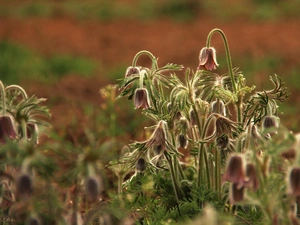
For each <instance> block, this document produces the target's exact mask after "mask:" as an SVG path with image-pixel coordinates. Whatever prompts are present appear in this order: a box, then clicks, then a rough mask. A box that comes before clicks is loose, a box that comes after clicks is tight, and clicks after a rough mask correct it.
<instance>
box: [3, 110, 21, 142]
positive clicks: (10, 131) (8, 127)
mask: <svg viewBox="0 0 300 225" xmlns="http://www.w3.org/2000/svg"><path fill="white" fill-rule="evenodd" d="M16 136H17V134H16V131H15V128H14V125H13V122H12V119H11V117H9V116H0V143H3V144H4V143H6V141H7V140H8V139H15V138H16Z"/></svg>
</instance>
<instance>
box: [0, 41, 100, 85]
mask: <svg viewBox="0 0 300 225" xmlns="http://www.w3.org/2000/svg"><path fill="white" fill-rule="evenodd" d="M0 59H1V60H0V79H1V80H2V81H3V82H4V83H7V84H11V83H15V82H18V81H20V80H25V79H40V80H42V81H43V80H47V81H49V80H53V79H54V80H55V79H58V78H60V77H62V76H65V75H67V74H77V75H82V76H88V75H92V74H93V73H95V71H96V69H97V64H96V63H95V62H94V61H91V60H89V59H85V58H82V57H76V56H72V55H53V56H50V57H44V56H41V55H39V54H37V53H35V52H33V51H32V50H30V49H28V48H25V47H24V46H21V45H17V44H14V43H12V42H7V41H1V42H0Z"/></svg>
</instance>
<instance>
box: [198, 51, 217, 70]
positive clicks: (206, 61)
mask: <svg viewBox="0 0 300 225" xmlns="http://www.w3.org/2000/svg"><path fill="white" fill-rule="evenodd" d="M217 66H219V64H218V63H217V57H216V50H215V49H214V48H213V47H209V48H207V47H204V48H202V49H201V51H200V54H199V65H198V70H215V69H217Z"/></svg>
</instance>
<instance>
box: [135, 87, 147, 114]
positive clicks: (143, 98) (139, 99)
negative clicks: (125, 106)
mask: <svg viewBox="0 0 300 225" xmlns="http://www.w3.org/2000/svg"><path fill="white" fill-rule="evenodd" d="M134 106H135V108H136V109H148V108H149V107H150V100H149V94H148V91H147V89H146V88H137V89H136V90H135V95H134Z"/></svg>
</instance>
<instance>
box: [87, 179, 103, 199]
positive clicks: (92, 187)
mask: <svg viewBox="0 0 300 225" xmlns="http://www.w3.org/2000/svg"><path fill="white" fill-rule="evenodd" d="M85 191H86V199H87V201H88V202H94V201H96V200H97V199H98V196H99V195H100V182H99V179H97V177H95V176H89V177H87V178H86V180H85Z"/></svg>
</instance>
